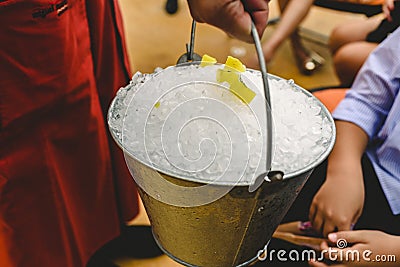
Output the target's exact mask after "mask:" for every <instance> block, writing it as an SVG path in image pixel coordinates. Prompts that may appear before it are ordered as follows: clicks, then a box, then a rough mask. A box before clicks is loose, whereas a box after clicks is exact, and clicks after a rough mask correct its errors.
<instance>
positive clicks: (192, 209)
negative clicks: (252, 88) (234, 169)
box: [108, 71, 335, 267]
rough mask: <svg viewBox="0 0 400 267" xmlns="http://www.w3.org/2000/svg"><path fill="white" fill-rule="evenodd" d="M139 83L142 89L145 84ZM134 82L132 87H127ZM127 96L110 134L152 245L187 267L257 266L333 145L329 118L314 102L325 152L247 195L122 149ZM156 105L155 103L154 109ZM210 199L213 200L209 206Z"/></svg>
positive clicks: (115, 107)
mask: <svg viewBox="0 0 400 267" xmlns="http://www.w3.org/2000/svg"><path fill="white" fill-rule="evenodd" d="M252 72H253V73H255V72H256V71H252ZM179 75H182V74H181V73H179ZM271 77H272V79H280V80H283V79H281V78H279V77H276V76H272V75H271ZM189 78H190V77H189ZM189 78H188V79H189ZM240 81H241V79H240ZM139 82H140V83H143V84H145V83H146V80H143V79H142V80H140V81H139ZM136 83H138V82H137V81H136V82H131V85H130V86H132V85H135V84H136ZM293 86H295V87H296V90H300V91H301V92H302V93H303V94H305V95H307V97H308V98H314V97H313V96H312V95H311V94H310V93H309V92H307V91H306V90H304V89H302V88H300V87H298V86H297V85H293ZM128 87H129V86H128ZM126 91H127V90H126V88H122V89H121V90H120V92H119V93H118V95H117V97H116V98H115V99H114V101H113V102H112V104H111V106H110V109H109V113H108V121H109V128H110V131H111V134H112V136H113V138H114V139H115V141H116V142H117V144H118V145H119V146H120V147H121V149H123V150H124V152H125V158H126V162H127V165H128V167H129V170H130V171H131V174H132V176H133V177H134V179H135V181H136V183H137V184H138V185H139V186H138V188H139V194H140V196H141V198H142V200H143V204H144V207H145V209H146V212H147V214H148V216H149V219H150V222H151V225H152V229H153V235H154V237H155V240H156V241H157V243H158V245H159V246H160V248H161V249H162V250H163V251H164V252H165V253H166V254H167V255H169V256H170V257H171V258H173V259H174V260H176V261H178V262H180V263H182V264H184V265H186V266H207V267H213V266H215V267H225V266H226V267H230V266H247V265H249V264H251V263H252V262H255V261H257V259H258V257H259V256H261V255H262V254H263V252H264V249H265V248H266V246H267V244H268V243H269V240H270V239H271V237H272V234H273V232H274V231H275V229H276V228H277V226H278V225H279V223H280V222H281V220H282V219H283V217H284V216H285V214H286V213H287V211H288V209H289V208H290V206H291V205H292V203H293V201H294V200H295V199H296V197H297V195H298V194H299V192H300V191H301V189H302V187H303V185H304V184H305V182H306V181H307V179H308V177H309V176H310V174H311V172H312V170H313V169H314V168H315V167H316V166H317V165H318V164H320V163H321V162H322V161H323V160H324V159H325V158H326V157H327V156H328V154H329V153H330V151H331V149H332V147H333V144H334V140H335V128H334V122H333V119H332V117H331V115H330V114H329V112H328V110H327V109H326V108H325V107H324V106H323V105H322V104H321V103H320V102H319V101H318V100H315V101H317V102H318V105H319V107H320V110H321V111H320V112H321V114H322V116H323V117H324V120H325V121H326V123H328V124H329V127H331V129H332V133H331V136H329V137H328V138H327V139H326V140H327V142H326V144H325V146H324V151H323V152H322V153H321V154H320V156H318V158H316V159H315V160H314V161H313V162H311V163H310V164H308V165H307V166H305V167H303V168H300V169H297V170H295V171H291V172H289V173H285V175H284V179H282V180H277V181H267V180H265V181H263V182H262V183H261V185H260V186H259V187H257V188H256V189H255V190H254V191H253V190H249V186H250V184H246V183H240V182H239V183H236V184H232V183H224V182H222V183H214V184H212V183H211V184H206V183H204V181H203V180H201V179H196V177H195V176H193V177H189V176H185V175H179V174H177V173H176V172H173V171H168V170H162V169H160V168H159V167H158V166H156V165H153V164H151V163H149V162H145V161H144V160H143V158H140V157H138V156H137V155H135V151H132V150H128V149H127V148H126V147H125V144H124V141H123V130H122V129H121V128H122V127H123V125H122V124H123V123H122V122H123V119H124V117H125V116H127V114H126V112H127V111H126V109H124V107H123V106H124V103H125V104H126V103H127V102H129V101H130V100H128V101H127V99H126V98H127V95H128V94H127V92H126ZM136 94H137V93H136ZM313 101H314V100H313ZM157 105H158V106H159V102H158V104H156V105H155V106H156V108H157ZM210 196H211V198H214V200H213V201H208V198H209V197H210ZM214 196H219V197H214ZM192 203H203V204H195V205H192Z"/></svg>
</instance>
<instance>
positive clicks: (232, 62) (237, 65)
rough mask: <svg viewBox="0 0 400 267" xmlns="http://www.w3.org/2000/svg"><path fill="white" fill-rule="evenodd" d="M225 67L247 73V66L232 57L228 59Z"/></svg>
mask: <svg viewBox="0 0 400 267" xmlns="http://www.w3.org/2000/svg"><path fill="white" fill-rule="evenodd" d="M225 66H226V67H229V68H232V69H234V70H237V71H239V72H245V71H246V66H245V65H244V64H243V63H242V62H240V60H239V59H237V58H234V57H231V56H228V58H227V59H226V62H225ZM229 68H228V69H229Z"/></svg>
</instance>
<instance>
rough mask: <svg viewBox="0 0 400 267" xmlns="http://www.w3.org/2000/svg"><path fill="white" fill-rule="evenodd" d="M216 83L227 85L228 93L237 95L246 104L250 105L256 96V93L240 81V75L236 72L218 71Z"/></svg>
mask: <svg viewBox="0 0 400 267" xmlns="http://www.w3.org/2000/svg"><path fill="white" fill-rule="evenodd" d="M217 81H218V82H220V83H223V82H227V83H229V85H230V87H229V89H230V91H231V92H233V93H234V94H235V95H237V96H238V97H239V98H240V99H241V100H242V101H243V102H244V103H246V104H250V102H251V101H252V100H253V99H254V97H255V96H256V93H254V92H253V91H252V90H251V89H250V88H248V87H247V86H246V85H245V84H244V83H243V82H242V81H241V80H240V73H238V72H232V71H226V70H218V73H217Z"/></svg>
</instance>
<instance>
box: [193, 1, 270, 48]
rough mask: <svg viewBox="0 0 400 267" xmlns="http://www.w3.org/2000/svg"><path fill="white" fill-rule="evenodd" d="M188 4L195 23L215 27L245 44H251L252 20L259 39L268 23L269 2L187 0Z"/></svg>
mask: <svg viewBox="0 0 400 267" xmlns="http://www.w3.org/2000/svg"><path fill="white" fill-rule="evenodd" d="M188 3H189V8H190V13H191V15H192V17H193V18H194V19H195V20H196V21H197V22H205V23H208V24H211V25H213V26H216V27H218V28H220V29H222V30H223V31H225V32H226V33H228V34H229V35H231V36H233V37H235V38H238V39H240V40H243V41H246V42H253V38H252V36H251V21H252V20H253V21H254V24H255V26H256V28H257V31H258V34H259V35H260V38H261V36H262V34H263V32H264V30H265V27H266V26H267V23H268V12H269V9H268V3H269V0H242V1H241V0H188Z"/></svg>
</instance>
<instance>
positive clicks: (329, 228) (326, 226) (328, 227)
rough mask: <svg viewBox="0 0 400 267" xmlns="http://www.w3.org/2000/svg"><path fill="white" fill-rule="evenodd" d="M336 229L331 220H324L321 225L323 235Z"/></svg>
mask: <svg viewBox="0 0 400 267" xmlns="http://www.w3.org/2000/svg"><path fill="white" fill-rule="evenodd" d="M336 229H337V227H336V225H335V223H333V222H332V220H326V221H325V223H324V225H323V228H322V231H321V233H322V234H323V235H324V236H328V234H329V233H332V232H335V231H336Z"/></svg>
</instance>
